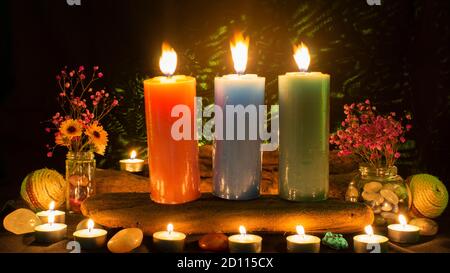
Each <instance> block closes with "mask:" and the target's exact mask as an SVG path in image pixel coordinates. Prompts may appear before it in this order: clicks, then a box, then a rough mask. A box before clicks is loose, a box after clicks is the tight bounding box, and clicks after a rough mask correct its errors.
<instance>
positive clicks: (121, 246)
mask: <svg viewBox="0 0 450 273" xmlns="http://www.w3.org/2000/svg"><path fill="white" fill-rule="evenodd" d="M143 238H144V233H143V232H142V230H141V229H139V228H126V229H122V230H121V231H119V232H117V233H116V235H114V236H113V237H112V238H111V239H110V240H109V242H108V249H109V251H111V252H112V253H127V252H130V251H132V250H133V249H135V248H137V247H139V246H140V245H141V243H142V239H143Z"/></svg>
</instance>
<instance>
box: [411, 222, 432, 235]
mask: <svg viewBox="0 0 450 273" xmlns="http://www.w3.org/2000/svg"><path fill="white" fill-rule="evenodd" d="M409 224H410V225H413V226H417V227H419V229H420V235H422V236H433V235H436V233H437V232H438V229H439V226H438V224H437V223H436V222H435V221H433V220H431V219H428V218H414V219H412V220H411V221H409Z"/></svg>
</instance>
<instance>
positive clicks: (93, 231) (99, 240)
mask: <svg viewBox="0 0 450 273" xmlns="http://www.w3.org/2000/svg"><path fill="white" fill-rule="evenodd" d="M94 226H95V223H94V221H92V220H91V219H89V221H88V228H86V229H80V230H77V231H75V232H74V233H73V237H74V238H75V241H77V242H79V243H80V245H81V249H96V248H101V247H103V246H104V245H105V242H106V234H107V233H108V232H107V231H106V230H104V229H101V228H94Z"/></svg>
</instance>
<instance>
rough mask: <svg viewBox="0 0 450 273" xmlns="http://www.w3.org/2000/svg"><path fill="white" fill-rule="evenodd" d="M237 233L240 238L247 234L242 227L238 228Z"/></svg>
mask: <svg viewBox="0 0 450 273" xmlns="http://www.w3.org/2000/svg"><path fill="white" fill-rule="evenodd" d="M239 233H240V234H241V236H245V235H246V234H247V230H246V229H245V227H244V226H239Z"/></svg>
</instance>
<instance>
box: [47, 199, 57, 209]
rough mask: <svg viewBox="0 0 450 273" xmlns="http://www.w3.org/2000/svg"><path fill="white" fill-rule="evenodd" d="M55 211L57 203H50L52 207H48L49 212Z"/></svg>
mask: <svg viewBox="0 0 450 273" xmlns="http://www.w3.org/2000/svg"><path fill="white" fill-rule="evenodd" d="M54 209H55V201H52V202H50V205H48V210H54Z"/></svg>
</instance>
